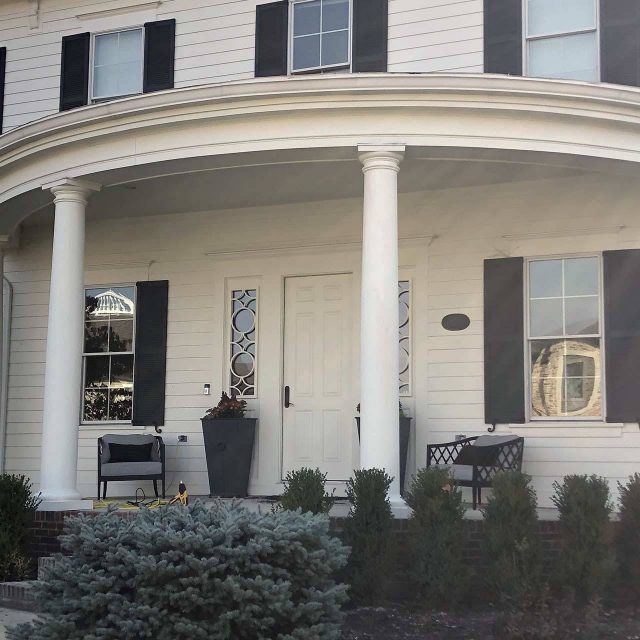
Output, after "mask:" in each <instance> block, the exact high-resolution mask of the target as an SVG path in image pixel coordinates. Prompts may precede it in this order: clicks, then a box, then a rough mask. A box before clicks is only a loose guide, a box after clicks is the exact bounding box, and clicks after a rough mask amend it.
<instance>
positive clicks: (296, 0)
mask: <svg viewBox="0 0 640 640" xmlns="http://www.w3.org/2000/svg"><path fill="white" fill-rule="evenodd" d="M314 1H316V0H292V1H291V2H290V3H289V37H288V43H287V47H288V52H287V60H288V61H289V75H304V74H305V73H322V72H325V71H326V72H328V71H342V70H344V71H351V64H352V51H351V50H352V48H353V0H348V1H349V25H348V29H349V33H348V37H347V41H348V47H347V62H340V63H338V64H332V65H319V66H317V67H305V68H304V69H294V68H293V40H294V35H293V33H294V31H293V29H294V24H293V21H294V17H293V13H294V6H295V5H297V4H303V3H305V2H314ZM320 7H321V8H320V28H322V2H321V3H320ZM339 31H342V29H339ZM324 33H333V32H332V31H321V32H320V34H321V35H320V60H322V34H324Z"/></svg>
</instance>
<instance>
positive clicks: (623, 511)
mask: <svg viewBox="0 0 640 640" xmlns="http://www.w3.org/2000/svg"><path fill="white" fill-rule="evenodd" d="M618 489H619V491H620V522H619V523H618V527H617V535H616V551H617V556H618V565H619V567H620V572H621V575H622V578H623V580H624V582H625V583H626V585H625V590H632V591H633V594H632V595H634V596H635V597H638V596H640V474H639V473H636V474H634V475H633V476H631V477H630V478H629V481H628V482H627V484H626V485H623V484H622V483H620V482H619V483H618Z"/></svg>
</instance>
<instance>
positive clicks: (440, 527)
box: [405, 468, 468, 607]
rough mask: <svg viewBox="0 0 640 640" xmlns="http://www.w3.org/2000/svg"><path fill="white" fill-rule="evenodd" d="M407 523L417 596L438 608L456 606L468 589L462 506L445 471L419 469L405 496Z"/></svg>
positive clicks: (412, 571) (454, 487)
mask: <svg viewBox="0 0 640 640" xmlns="http://www.w3.org/2000/svg"><path fill="white" fill-rule="evenodd" d="M405 499H406V501H407V504H408V505H409V506H410V507H411V508H412V509H413V514H412V515H411V519H410V521H409V530H410V534H411V535H410V557H411V569H410V572H411V576H412V578H413V581H414V582H415V584H416V586H417V587H418V590H419V592H420V595H421V596H422V597H423V598H425V599H426V601H427V603H428V604H430V605H432V606H437V607H451V606H453V605H455V604H457V603H458V602H459V601H460V600H461V598H462V596H463V595H464V593H465V589H466V587H467V578H468V575H467V568H466V566H465V564H464V561H463V557H462V553H463V548H464V529H463V516H464V511H465V508H464V505H463V504H462V494H461V492H460V489H459V488H458V487H456V486H455V485H452V482H451V479H450V478H449V474H448V472H447V471H446V470H444V469H435V468H429V469H421V470H420V471H418V473H417V475H416V476H415V478H414V479H413V481H412V482H411V486H410V488H409V491H408V492H407V495H406V496H405Z"/></svg>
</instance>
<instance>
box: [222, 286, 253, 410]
mask: <svg viewBox="0 0 640 640" xmlns="http://www.w3.org/2000/svg"><path fill="white" fill-rule="evenodd" d="M230 315H231V317H230V331H229V337H230V343H231V344H230V348H229V390H230V392H231V394H232V395H235V396H237V397H238V398H251V397H255V396H256V395H257V380H256V342H257V335H256V327H257V316H258V291H257V289H234V290H232V291H231V305H230Z"/></svg>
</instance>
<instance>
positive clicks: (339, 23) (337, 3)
mask: <svg viewBox="0 0 640 640" xmlns="http://www.w3.org/2000/svg"><path fill="white" fill-rule="evenodd" d="M348 28H349V1H348V0H324V1H323V3H322V30H323V31H337V30H339V29H348Z"/></svg>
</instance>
